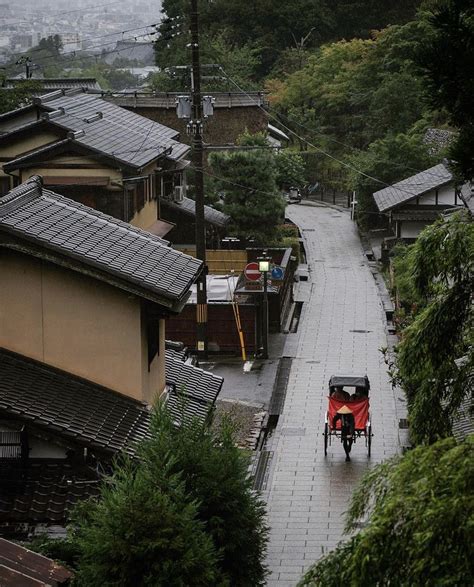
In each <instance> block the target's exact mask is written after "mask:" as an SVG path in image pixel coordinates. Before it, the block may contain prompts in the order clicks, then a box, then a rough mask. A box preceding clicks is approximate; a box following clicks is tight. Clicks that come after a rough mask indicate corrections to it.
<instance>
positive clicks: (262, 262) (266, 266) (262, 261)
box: [257, 253, 271, 359]
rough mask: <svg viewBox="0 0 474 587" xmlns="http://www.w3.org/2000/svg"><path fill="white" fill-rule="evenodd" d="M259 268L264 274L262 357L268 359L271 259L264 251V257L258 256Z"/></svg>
mask: <svg viewBox="0 0 474 587" xmlns="http://www.w3.org/2000/svg"><path fill="white" fill-rule="evenodd" d="M257 261H258V270H259V271H260V273H262V274H263V317H262V318H263V319H262V322H263V328H262V342H263V353H262V358H263V359H268V273H269V271H270V261H271V259H270V258H269V257H267V254H266V253H263V256H262V257H257Z"/></svg>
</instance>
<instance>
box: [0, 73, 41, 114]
mask: <svg viewBox="0 0 474 587" xmlns="http://www.w3.org/2000/svg"><path fill="white" fill-rule="evenodd" d="M38 89H39V86H38V83H37V82H35V81H34V80H28V81H27V80H25V81H22V82H21V84H19V85H18V86H17V87H15V88H12V89H10V88H8V89H0V114H3V113H4V112H10V110H15V109H16V108H21V107H22V106H27V105H28V104H30V103H31V100H32V95H33V93H34V92H37V91H38Z"/></svg>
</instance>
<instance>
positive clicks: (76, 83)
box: [4, 77, 101, 92]
mask: <svg viewBox="0 0 474 587" xmlns="http://www.w3.org/2000/svg"><path fill="white" fill-rule="evenodd" d="M31 81H32V82H34V83H35V84H37V85H38V86H39V87H40V88H41V89H42V90H48V91H50V92H51V91H54V90H63V89H64V90H68V89H71V88H81V89H82V88H87V89H88V90H101V87H100V85H99V84H98V82H97V80H96V79H95V77H58V78H52V77H50V78H42V79H36V78H34V79H32V80H31ZM24 83H25V80H24V79H14V78H10V79H7V80H5V86H4V87H6V88H17V87H21V85H22V84H24Z"/></svg>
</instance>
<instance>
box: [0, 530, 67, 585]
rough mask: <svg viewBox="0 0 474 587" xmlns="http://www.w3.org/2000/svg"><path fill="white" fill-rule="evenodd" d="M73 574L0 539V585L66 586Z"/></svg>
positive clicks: (42, 557)
mask: <svg viewBox="0 0 474 587" xmlns="http://www.w3.org/2000/svg"><path fill="white" fill-rule="evenodd" d="M72 578H73V573H71V571H69V570H68V569H66V568H65V567H62V566H61V565H59V564H58V563H57V562H56V561H54V560H52V559H50V558H46V557H45V556H43V555H41V554H38V553H36V552H33V551H31V550H28V549H27V548H24V547H23V546H20V545H19V544H15V543H13V542H10V541H9V540H5V539H4V538H0V584H1V585H5V586H6V585H9V586H10V587H14V586H15V585H17V586H23V587H27V586H29V585H37V586H38V587H42V586H43V587H55V586H57V585H68V584H69V582H70V580H71V579H72Z"/></svg>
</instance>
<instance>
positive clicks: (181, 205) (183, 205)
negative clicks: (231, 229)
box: [161, 198, 230, 227]
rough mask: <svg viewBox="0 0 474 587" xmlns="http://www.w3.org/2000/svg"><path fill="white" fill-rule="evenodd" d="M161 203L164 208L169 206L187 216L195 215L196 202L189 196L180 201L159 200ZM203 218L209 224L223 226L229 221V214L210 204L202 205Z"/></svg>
mask: <svg viewBox="0 0 474 587" xmlns="http://www.w3.org/2000/svg"><path fill="white" fill-rule="evenodd" d="M161 205H162V206H163V207H164V208H166V207H169V208H171V209H173V210H179V211H181V212H183V213H184V214H187V215H188V216H194V217H195V216H196V202H195V201H194V200H192V199H191V198H184V199H183V201H182V202H174V201H171V200H161ZM204 219H205V221H206V222H208V223H209V224H214V225H215V226H222V227H224V226H226V225H227V224H228V223H229V220H230V216H228V215H227V214H224V213H223V212H220V211H219V210H216V209H215V208H211V206H204Z"/></svg>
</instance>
